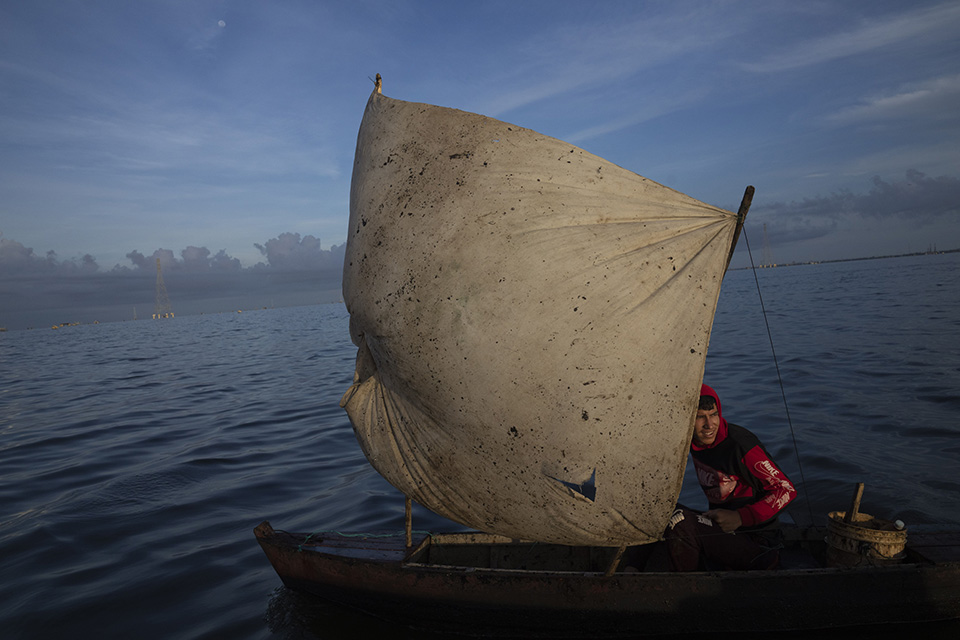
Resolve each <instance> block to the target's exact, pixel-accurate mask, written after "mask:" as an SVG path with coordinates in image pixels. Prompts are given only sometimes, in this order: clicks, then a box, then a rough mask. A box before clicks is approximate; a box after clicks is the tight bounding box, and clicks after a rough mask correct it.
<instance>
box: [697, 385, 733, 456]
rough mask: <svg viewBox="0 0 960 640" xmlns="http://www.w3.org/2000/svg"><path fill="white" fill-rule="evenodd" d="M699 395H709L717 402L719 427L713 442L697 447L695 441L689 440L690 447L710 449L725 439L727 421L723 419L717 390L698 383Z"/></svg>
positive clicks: (700, 449) (698, 449)
mask: <svg viewBox="0 0 960 640" xmlns="http://www.w3.org/2000/svg"><path fill="white" fill-rule="evenodd" d="M700 395H701V396H710V397H711V398H713V399H714V400H715V401H716V403H717V415H718V416H720V427H719V428H718V429H717V437H716V438H715V439H714V441H713V444H709V445H707V446H706V447H699V446H697V445H696V443H694V442H691V443H690V448H691V449H694V450H695V451H703V450H704V449H712V448H713V447H715V446H717V445H718V444H720V443H721V442H723V441H724V440H726V439H727V421H726V420H724V419H723V410H722V409H721V408H720V396H718V395H717V392H716V391H714V390H713V389H712V388H711V387H708V386H707V385H705V384H702V385H700Z"/></svg>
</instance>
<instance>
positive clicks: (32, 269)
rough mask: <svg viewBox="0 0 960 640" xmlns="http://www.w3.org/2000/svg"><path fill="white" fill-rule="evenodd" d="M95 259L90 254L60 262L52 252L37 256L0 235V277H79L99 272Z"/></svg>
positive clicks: (30, 250) (27, 248) (28, 249)
mask: <svg viewBox="0 0 960 640" xmlns="http://www.w3.org/2000/svg"><path fill="white" fill-rule="evenodd" d="M99 268H100V267H99V265H97V261H96V259H95V258H94V257H93V256H91V255H90V254H85V255H84V256H83V257H81V258H75V259H70V260H60V259H59V258H57V254H56V253H54V252H53V251H48V252H47V253H46V255H45V256H42V257H41V256H38V255H37V254H36V253H34V251H33V249H32V248H30V247H25V246H23V245H22V244H20V243H19V242H17V241H16V240H8V239H7V238H4V237H2V235H0V277H9V276H14V275H21V274H25V273H30V274H36V275H48V276H53V275H57V276H79V275H89V274H92V273H96V272H97V271H98V270H99Z"/></svg>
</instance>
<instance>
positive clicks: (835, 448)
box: [0, 254, 960, 639]
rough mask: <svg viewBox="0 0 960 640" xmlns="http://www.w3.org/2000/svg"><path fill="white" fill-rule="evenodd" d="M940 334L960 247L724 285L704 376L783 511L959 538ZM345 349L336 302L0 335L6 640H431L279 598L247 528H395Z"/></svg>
mask: <svg viewBox="0 0 960 640" xmlns="http://www.w3.org/2000/svg"><path fill="white" fill-rule="evenodd" d="M756 280H758V281H759V284H760V294H762V307H761V299H760V297H759V295H758V291H757V284H756ZM763 310H765V313H764V311H763ZM768 326H769V334H768V329H767V327H768ZM768 335H769V336H771V337H772V343H773V352H774V353H775V354H776V359H774V358H773V356H772V350H771V341H770V339H769V338H768ZM958 337H960V254H946V255H931V256H918V257H911V258H898V259H884V260H869V261H856V262H843V263H831V264H820V265H806V266H794V267H786V268H777V269H763V270H759V271H757V272H756V273H755V272H753V271H749V270H737V271H731V272H729V273H728V274H727V277H726V279H725V281H724V285H723V291H722V294H721V301H720V305H719V308H718V311H717V315H716V321H715V325H714V331H713V336H712V339H711V345H710V350H709V355H708V357H707V369H706V381H707V383H708V384H710V385H711V386H713V387H714V388H715V389H716V390H717V392H718V393H719V394H720V398H721V401H722V403H723V413H724V416H725V417H726V418H727V419H728V420H730V421H732V422H736V423H738V424H742V425H744V426H746V427H748V428H749V429H751V430H753V431H754V432H756V433H757V434H758V435H759V436H760V437H761V439H762V440H763V441H764V443H765V445H766V447H767V449H768V450H769V451H770V453H771V455H772V456H773V458H774V459H775V460H776V461H777V462H778V464H780V466H781V467H782V468H783V469H784V470H785V471H786V472H787V473H788V474H789V475H790V477H791V478H792V479H793V480H794V481H795V483H796V484H797V485H798V487H799V489H800V494H801V495H800V497H799V498H798V499H797V500H796V501H795V503H794V504H793V505H792V508H791V515H792V516H793V517H794V519H795V520H796V521H798V522H808V521H810V520H811V519H812V520H814V521H816V522H819V523H823V521H824V518H825V514H826V513H827V512H828V511H833V510H844V509H846V508H847V505H848V504H849V501H850V496H851V495H852V492H853V487H854V484H855V483H857V482H864V483H865V484H866V491H865V494H864V498H863V502H862V506H861V509H862V510H863V511H866V512H868V513H872V514H873V515H876V516H880V517H884V518H888V519H898V518H899V519H901V520H903V521H904V522H906V523H907V526H908V527H909V526H910V525H919V524H931V523H946V524H949V525H954V526H957V525H960V421H958V419H957V417H958V416H960V341H958ZM354 358H355V348H354V347H353V345H352V344H351V343H350V340H349V335H348V315H347V313H346V310H345V309H344V307H343V306H342V305H319V306H311V307H299V308H288V309H266V310H259V311H251V312H243V313H231V314H221V315H203V316H192V317H177V318H175V319H172V320H156V321H155V320H140V321H136V322H134V321H131V322H125V323H112V324H100V325H81V326H74V327H65V328H63V329H59V330H57V331H51V330H34V331H12V332H7V333H4V334H0V603H2V605H0V637H3V638H74V637H94V636H96V637H105V638H121V637H123V638H238V639H245V638H249V639H255V638H257V639H260V638H324V639H343V638H357V637H385V638H401V637H409V638H424V637H427V635H426V634H425V633H423V632H416V631H410V630H407V629H405V628H402V627H398V626H395V625H391V624H390V623H387V622H381V621H377V620H375V619H372V618H369V617H366V616H362V615H360V614H357V613H354V612H352V611H348V610H344V609H342V608H339V607H336V606H333V605H327V604H318V603H317V602H316V601H314V600H312V599H308V598H303V597H301V596H298V595H297V594H295V593H292V592H289V591H287V590H286V589H284V588H283V587H282V586H281V584H280V580H279V578H277V576H276V574H275V572H274V571H273V569H272V568H271V567H270V565H269V564H268V562H267V560H266V558H265V556H264V555H263V553H262V552H261V551H260V549H259V547H258V545H257V544H256V541H255V540H254V537H253V533H252V530H253V528H254V527H255V526H256V525H257V524H258V523H259V522H261V521H262V520H264V519H269V520H270V521H271V523H272V524H274V525H275V526H276V527H278V528H283V529H287V530H291V531H316V530H320V529H326V530H342V531H372V530H383V529H393V530H397V531H400V530H402V528H403V496H402V495H400V494H399V492H397V491H396V490H395V489H393V488H392V487H391V486H390V485H388V484H387V483H386V482H385V481H384V480H382V479H381V478H380V476H379V475H377V473H376V472H375V471H373V469H372V468H371V467H370V466H369V465H368V464H367V462H366V460H365V459H364V457H363V454H362V452H361V451H360V448H359V446H358V444H357V442H356V439H355V438H354V435H353V432H352V429H351V427H350V424H349V422H348V420H347V418H346V416H345V414H344V413H343V411H342V410H341V409H340V408H339V406H338V402H339V399H340V396H341V395H342V394H343V392H344V391H345V390H346V389H347V387H348V386H349V384H350V382H351V381H352V376H353V365H354ZM781 389H782V391H781ZM795 445H796V446H795ZM681 499H682V500H683V501H684V502H686V503H688V504H690V506H694V507H702V506H703V503H704V501H703V498H702V495H701V494H700V492H699V488H698V487H697V486H696V484H695V480H694V479H693V478H692V476H691V475H690V474H689V473H688V475H687V477H686V479H685V486H684V490H683V492H682V495H681ZM414 526H415V527H416V528H417V529H432V530H442V529H444V528H447V527H449V523H447V522H446V521H445V520H444V519H442V518H440V517H438V516H434V515H432V514H430V513H429V512H427V511H426V510H423V509H419V508H417V509H415V512H414ZM951 630H952V632H955V631H956V630H957V628H956V627H951ZM583 632H584V635H585V636H587V637H589V635H590V633H589V629H585V630H583ZM844 637H845V638H850V637H856V635H855V634H850V633H847V634H846V635H845V636H844Z"/></svg>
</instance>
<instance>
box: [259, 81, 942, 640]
mask: <svg viewBox="0 0 960 640" xmlns="http://www.w3.org/2000/svg"><path fill="white" fill-rule="evenodd" d="M752 195H753V189H752V187H749V188H748V189H747V192H746V194H745V196H744V199H743V203H742V204H741V207H740V211H738V212H737V213H732V212H729V211H725V210H723V209H719V208H716V207H713V206H710V205H707V204H704V203H702V202H699V201H697V200H694V199H693V198H690V197H689V196H686V195H684V194H681V193H678V192H676V191H674V190H672V189H669V188H667V187H664V186H662V185H659V184H656V183H654V182H651V181H650V180H647V179H646V178H643V177H642V176H639V175H637V174H634V173H632V172H629V171H627V170H625V169H622V168H620V167H617V166H616V165H614V164H612V163H610V162H607V161H606V160H603V159H602V158H598V157H596V156H593V155H591V154H589V153H587V152H586V151H584V150H582V149H578V148H576V147H574V146H573V145H570V144H568V143H565V142H563V141H560V140H556V139H553V138H548V137H547V136H543V135H542V134H539V133H537V132H535V131H530V130H528V129H523V128H522V127H517V126H516V125H511V124H509V123H505V122H500V121H497V120H493V119H491V118H486V117H483V116H480V115H477V114H470V113H465V112H462V111H457V110H454V109H446V108H442V107H437V106H433V105H426V104H418V103H410V102H402V101H399V100H394V99H391V98H387V97H386V96H384V95H382V94H381V91H380V80H379V76H378V80H377V86H376V88H375V90H374V92H373V94H372V95H371V96H370V100H369V101H368V103H367V107H366V110H365V113H364V117H363V121H362V123H361V126H360V132H359V135H358V140H357V151H356V159H355V162H354V171H353V179H352V183H351V196H350V227H349V232H348V239H347V247H346V259H345V263H344V276H343V293H344V296H343V297H344V301H345V304H346V306H347V309H348V311H349V312H350V333H351V338H352V340H353V342H354V343H355V344H356V345H357V347H358V353H357V363H356V373H355V375H354V382H353V384H352V385H351V387H350V388H349V389H348V390H347V392H346V393H345V394H344V396H343V398H342V400H341V406H342V407H343V408H344V409H345V410H346V412H347V414H348V416H349V418H350V421H351V423H352V425H353V427H354V431H355V433H356V435H357V439H358V441H359V443H360V446H361V448H362V450H363V452H364V454H365V455H366V457H367V459H368V461H369V462H370V463H371V465H373V467H374V468H375V469H376V470H377V471H378V472H379V473H380V474H381V475H382V476H383V477H384V478H386V479H387V480H388V481H389V482H390V483H391V484H393V485H394V486H395V487H396V488H397V489H399V490H400V491H401V492H403V494H404V495H405V496H406V497H407V514H408V519H407V539H400V538H390V537H387V538H379V537H369V536H368V537H358V536H345V535H338V534H326V533H325V534H322V535H317V534H311V535H305V534H288V533H284V532H281V531H275V530H273V529H272V527H271V526H270V525H269V524H268V523H266V522H264V523H263V524H261V525H260V526H258V527H257V529H256V535H257V539H258V540H259V542H260V544H261V546H262V547H263V550H264V551H265V552H266V554H267V556H268V557H269V559H270V561H271V563H272V564H273V566H274V568H275V569H276V571H277V573H278V574H279V575H280V577H281V579H282V580H283V582H284V584H286V585H287V586H288V587H291V588H294V589H303V590H307V591H310V592H313V593H316V594H318V595H321V596H323V597H326V598H330V599H332V600H336V601H340V602H344V603H346V604H351V605H353V606H358V607H360V608H363V609H368V610H376V612H377V613H379V614H381V615H386V616H389V617H396V618H401V619H406V620H408V621H409V620H410V619H411V618H413V619H414V620H416V621H418V622H420V623H426V622H429V623H430V625H431V626H433V627H436V626H438V625H439V626H441V627H442V626H447V627H448V630H452V631H460V632H462V631H465V630H468V629H471V628H472V627H473V626H475V625H477V624H478V623H484V627H485V628H489V627H493V631H494V632H495V631H497V630H502V631H506V632H508V633H517V632H520V633H523V634H527V635H529V634H533V633H536V632H540V631H547V634H546V635H550V636H552V637H558V636H560V635H563V634H564V632H565V631H569V632H572V634H574V635H577V634H581V635H582V634H583V633H584V632H585V631H586V632H588V633H589V634H591V635H594V636H597V635H601V634H606V633H613V632H626V633H670V632H673V633H677V632H690V631H699V630H711V631H716V630H718V624H719V623H718V621H717V619H716V616H713V615H704V611H709V612H714V613H715V612H717V611H719V610H720V609H722V611H723V614H724V615H723V621H724V622H723V624H725V625H726V630H730V631H739V630H747V629H767V630H770V629H795V628H811V627H822V626H831V625H840V624H842V625H848V624H864V623H874V622H882V621H890V620H901V621H902V620H934V619H942V618H950V617H957V616H958V615H960V568H958V555H957V554H958V540H960V538H958V536H957V534H956V533H954V534H950V535H948V534H929V535H927V534H915V535H913V536H912V537H911V540H910V546H909V548H907V550H906V551H904V553H905V554H906V560H905V561H903V562H901V563H897V564H895V565H890V566H875V567H874V566H870V567H858V568H856V569H839V568H831V567H825V566H824V565H823V561H822V557H823V556H824V553H825V551H824V548H823V547H824V543H823V537H824V531H823V530H822V529H816V528H806V529H793V530H792V531H791V533H790V552H789V553H787V554H785V557H787V558H788V559H789V561H788V563H787V565H786V567H787V568H785V569H783V570H779V571H769V572H753V573H747V572H728V571H717V572H699V573H693V574H672V573H668V572H665V571H664V570H663V569H664V568H665V566H664V565H663V563H662V562H660V563H659V564H658V562H657V561H656V553H655V550H656V549H657V545H656V544H654V543H656V542H657V541H658V540H659V539H660V538H661V534H662V532H663V531H664V529H665V527H666V524H667V521H668V520H669V518H670V515H671V513H672V512H673V510H674V507H675V504H676V500H677V496H678V495H679V493H680V488H681V484H682V480H683V470H684V467H685V465H686V460H687V453H688V451H689V446H690V439H691V435H692V431H693V423H694V417H695V414H696V407H697V402H698V398H699V389H700V383H701V381H702V379H703V372H704V363H705V359H706V350H707V345H708V343H709V338H710V332H711V329H712V325H713V314H714V312H715V310H716V304H717V299H718V297H719V295H720V284H721V282H722V279H723V275H724V273H725V271H726V268H727V266H728V264H729V261H730V257H731V255H732V252H733V249H734V247H735V245H736V241H737V236H738V235H739V232H740V229H741V226H742V224H743V219H744V216H745V215H746V212H747V209H748V208H749V205H750V200H751V198H752ZM414 500H415V501H416V502H418V503H419V504H422V505H423V506H425V507H427V508H429V509H431V510H433V511H435V512H436V513H438V514H440V515H442V516H444V517H447V518H449V519H451V520H453V521H455V522H458V523H460V524H462V525H464V526H465V527H467V528H470V529H475V530H478V531H482V532H483V533H471V534H446V535H442V534H440V535H430V536H426V537H421V538H420V539H418V540H413V537H412V533H411V531H412V528H411V525H410V520H409V514H410V504H411V502H412V501H414ZM521 540H523V541H525V542H519V541H521ZM644 554H647V555H649V556H650V557H649V558H647V561H641V560H643V558H642V557H641V556H643V555H644ZM630 567H634V568H636V569H642V570H639V571H629V568H630ZM721 595H722V596H723V597H722V598H721ZM839 602H843V603H844V605H843V606H842V607H841V606H839V605H838V603H839Z"/></svg>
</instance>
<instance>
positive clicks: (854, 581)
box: [255, 522, 960, 638]
mask: <svg viewBox="0 0 960 640" xmlns="http://www.w3.org/2000/svg"><path fill="white" fill-rule="evenodd" d="M783 530H784V545H785V548H784V550H783V551H782V552H781V559H782V565H783V566H782V567H781V568H779V569H777V570H773V571H723V570H712V571H695V572H690V573H676V572H670V571H667V569H666V562H665V558H664V556H663V551H662V549H658V548H657V545H650V546H649V548H651V550H652V551H653V552H652V553H649V554H648V555H649V557H648V558H642V557H641V558H636V557H633V558H631V556H630V554H627V555H626V556H624V557H623V558H621V559H620V561H619V563H618V566H617V569H616V570H615V571H613V572H612V573H611V572H610V571H609V569H610V567H611V565H613V564H614V563H616V562H617V560H616V551H617V550H616V549H612V548H610V547H574V546H563V545H551V544H541V543H536V542H522V541H518V540H512V539H509V538H505V537H503V536H497V535H493V534H485V533H479V532H476V533H451V534H429V535H424V534H421V535H419V536H416V537H414V539H413V545H412V546H411V547H407V546H406V543H405V539H404V536H402V535H400V536H396V535H392V536H391V535H386V534H385V535H382V536H377V535H368V536H359V537H358V536H347V535H341V534H338V533H336V532H324V533H313V534H308V533H287V532H284V531H278V530H274V529H273V528H272V527H271V526H270V524H269V523H268V522H263V523H261V524H260V525H259V526H258V527H257V528H256V530H255V532H256V537H257V540H258V541H259V543H260V545H261V547H262V548H263V550H264V552H265V553H266V555H267V557H268V558H269V559H270V562H271V563H272V565H273V567H274V568H275V569H276V571H277V573H278V574H279V575H280V577H281V579H282V580H283V583H284V585H286V586H287V587H288V588H291V589H295V590H298V591H303V592H306V593H310V594H313V595H315V596H319V597H321V598H323V599H325V600H328V601H332V602H335V603H338V604H340V605H343V606H346V607H351V608H353V609H359V610H361V611H365V612H367V613H370V614H373V615H376V616H377V617H381V618H384V619H389V620H393V621H395V622H398V623H401V624H405V625H407V626H410V627H414V628H421V629H425V630H430V631H433V632H438V633H451V634H465V635H466V634H473V635H489V636H497V635H512V636H518V637H551V638H560V637H583V636H588V637H593V638H598V637H613V636H618V635H619V636H637V635H647V634H649V635H671V634H691V633H699V632H711V633H724V632H729V633H741V632H759V631H762V632H771V631H798V630H812V629H824V628H833V627H836V628H848V627H852V626H858V625H878V624H884V623H894V622H896V623H904V622H930V621H938V620H951V619H955V618H957V617H960V533H958V532H956V531H953V532H949V531H937V530H936V528H935V527H933V528H931V529H929V530H927V531H917V532H914V531H911V532H910V536H909V539H908V542H907V544H906V546H905V548H904V550H903V552H902V554H903V555H902V557H901V558H899V559H898V560H897V561H896V562H895V563H888V562H878V563H872V562H870V561H869V560H866V559H864V560H863V563H862V564H861V565H853V566H829V563H828V562H827V556H828V552H829V545H828V543H827V542H825V538H828V537H829V536H828V532H827V529H826V528H824V527H799V526H795V525H787V524H785V525H784V526H783ZM647 548H648V547H640V548H637V549H633V550H631V551H634V552H639V553H640V554H641V555H642V554H643V552H644V551H646V549H647ZM638 565H639V566H638Z"/></svg>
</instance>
